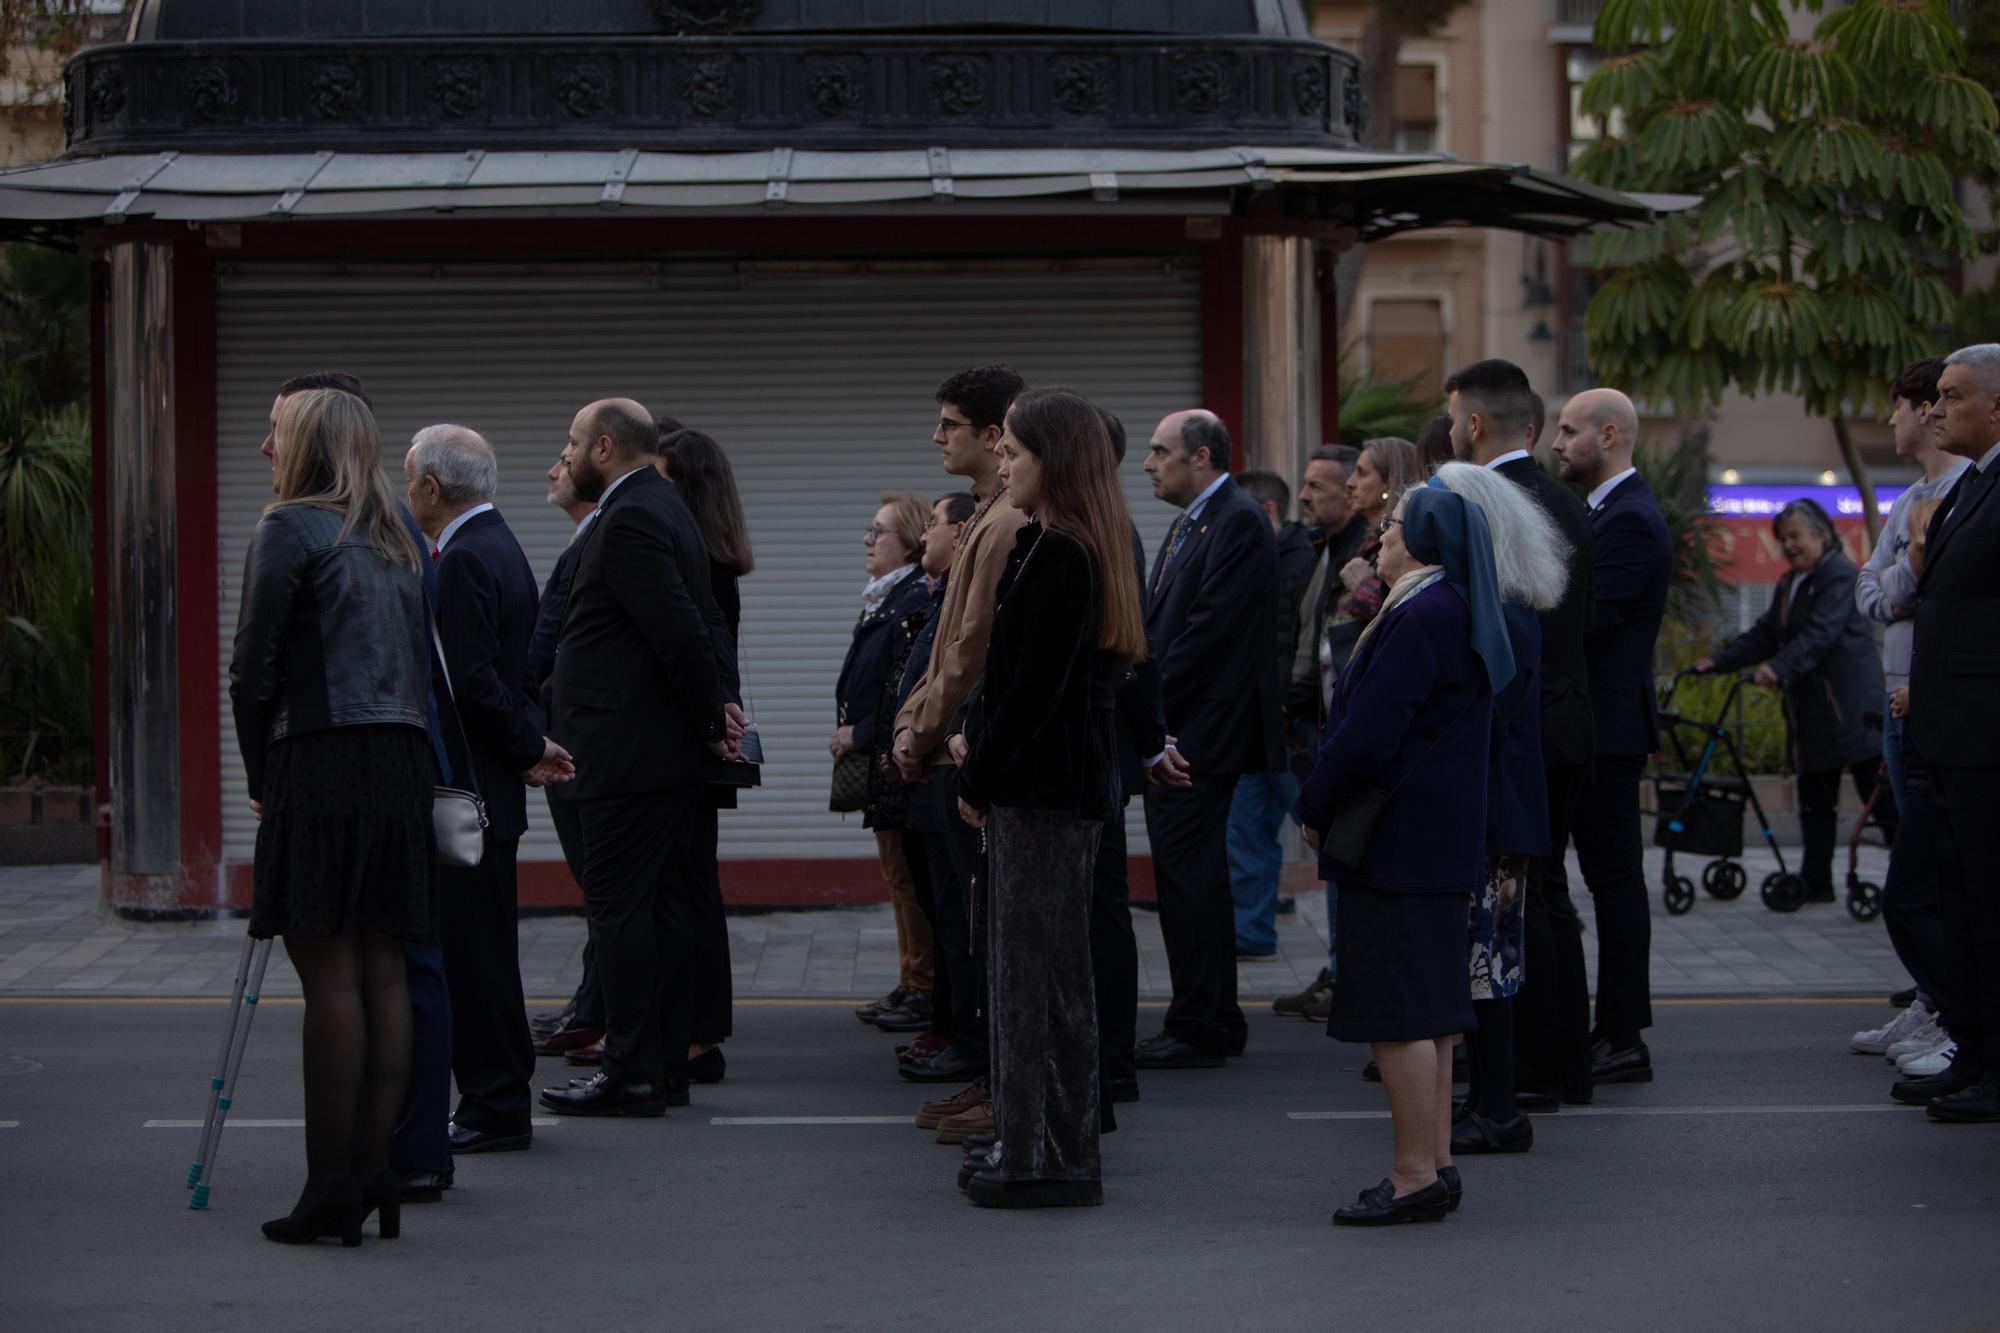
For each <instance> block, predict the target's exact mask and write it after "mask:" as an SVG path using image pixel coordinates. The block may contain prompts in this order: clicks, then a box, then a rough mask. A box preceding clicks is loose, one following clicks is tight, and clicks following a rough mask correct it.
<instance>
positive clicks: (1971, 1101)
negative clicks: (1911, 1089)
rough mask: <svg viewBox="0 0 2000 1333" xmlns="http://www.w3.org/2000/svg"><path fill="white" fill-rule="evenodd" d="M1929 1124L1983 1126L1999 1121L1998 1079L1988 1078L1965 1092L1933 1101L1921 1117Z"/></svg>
mask: <svg viewBox="0 0 2000 1333" xmlns="http://www.w3.org/2000/svg"><path fill="white" fill-rule="evenodd" d="M1924 1114H1926V1115H1928V1116H1929V1117H1930V1118H1931V1119H1933V1120H1947V1121H1951V1122H1953V1123H1955V1124H1961V1125H1987V1124H1992V1123H1994V1122H1995V1121H2000V1079H1996V1078H1995V1077H1994V1076H1993V1075H1991V1074H1988V1075H1987V1076H1986V1077H1985V1078H1982V1079H1980V1080H1979V1082H1977V1083H1975V1084H1973V1085H1972V1086H1971V1087H1969V1088H1960V1089H1959V1090H1958V1091H1957V1092H1953V1093H1947V1094H1946V1095H1944V1096H1942V1097H1939V1098H1936V1099H1934V1100H1933V1101H1932V1102H1931V1104H1930V1108H1929V1109H1928V1110H1927V1111H1926V1112H1925V1113H1924Z"/></svg>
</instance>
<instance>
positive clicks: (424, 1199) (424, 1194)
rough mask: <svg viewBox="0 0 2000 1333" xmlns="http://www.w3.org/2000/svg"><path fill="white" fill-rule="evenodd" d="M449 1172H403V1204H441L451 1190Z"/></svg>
mask: <svg viewBox="0 0 2000 1333" xmlns="http://www.w3.org/2000/svg"><path fill="white" fill-rule="evenodd" d="M451 1174H452V1173H451V1172H449V1171H405V1172H403V1173H402V1176H401V1178H402V1182H403V1202H404V1203H442V1202H443V1201H444V1192H445V1191H446V1190H448V1189H450V1188H451Z"/></svg>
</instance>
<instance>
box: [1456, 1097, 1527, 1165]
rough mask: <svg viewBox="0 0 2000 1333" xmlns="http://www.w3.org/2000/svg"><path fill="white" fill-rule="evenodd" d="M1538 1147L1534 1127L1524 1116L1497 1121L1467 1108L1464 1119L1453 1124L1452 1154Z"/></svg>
mask: <svg viewBox="0 0 2000 1333" xmlns="http://www.w3.org/2000/svg"><path fill="white" fill-rule="evenodd" d="M1534 1146H1535V1126H1534V1122H1532V1121H1530V1120H1529V1119H1528V1117H1527V1116H1525V1115H1516V1116H1515V1117H1514V1118H1513V1119H1512V1120H1507V1121H1496V1120H1492V1119H1489V1118H1488V1117H1486V1116H1483V1115H1481V1114H1479V1112H1477V1111H1474V1110H1472V1109H1470V1108H1467V1110H1466V1113H1465V1118H1464V1119H1463V1120H1454V1121H1452V1124H1451V1155H1452V1156H1454V1157H1458V1156H1460V1155H1464V1156H1471V1155H1472V1154H1474V1153H1485V1152H1527V1151H1528V1150H1529V1149H1530V1148H1532V1147H1534Z"/></svg>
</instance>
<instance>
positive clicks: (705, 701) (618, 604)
mask: <svg viewBox="0 0 2000 1333" xmlns="http://www.w3.org/2000/svg"><path fill="white" fill-rule="evenodd" d="M577 544H578V546H580V547H581V548H582V549H581V550H580V551H579V552H578V553H577V562H576V577H575V579H574V580H573V581H572V583H571V584H570V593H569V610H568V612H567V613H566V614H565V615H564V618H563V626H562V633H561V636H560V638H559V640H558V643H557V647H556V668H555V673H554V674H553V675H552V676H551V677H550V678H549V692H550V698H551V699H552V700H553V709H554V711H553V714H552V719H551V721H552V730H551V734H552V735H553V736H554V737H555V739H556V740H557V741H559V742H560V743H561V744H562V745H563V746H564V747H566V748H567V749H568V750H569V752H570V753H571V754H572V755H574V756H575V758H576V780H575V781H574V782H573V783H571V784H570V789H569V795H571V796H573V797H575V798H576V799H577V800H581V801H587V800H593V799H596V798H599V797H606V796H629V795H633V794H636V793H640V792H649V791H671V790H676V789H680V790H687V789H693V788H698V787H700V786H701V785H702V784H703V783H705V782H706V781H707V778H708V775H709V774H710V773H711V772H712V771H713V768H714V765H713V763H712V762H711V761H712V760H713V758H714V756H713V755H712V754H710V753H709V752H708V751H707V750H706V749H705V748H704V746H705V745H706V743H707V742H709V741H713V740H720V739H722V734H723V714H722V705H723V702H724V699H725V694H724V688H723V681H722V679H721V674H720V672H719V671H718V670H717V666H716V651H715V645H714V636H715V635H716V634H720V633H724V632H726V630H725V626H724V625H723V622H722V613H721V610H720V609H719V608H718V607H717V606H716V604H715V599H714V597H713V595H712V594H711V592H710V589H709V575H708V552H707V550H706V549H705V548H704V547H703V546H702V541H701V534H700V533H699V532H698V531H697V530H696V529H695V525H694V516H693V515H692V514H690V513H688V510H687V506H686V505H684V504H682V503H681V498H680V494H679V492H677V491H676V490H675V489H674V485H673V483H672V482H670V481H668V480H667V479H666V478H665V477H662V476H661V475H660V474H659V473H657V472H655V471H654V470H653V469H652V468H649V467H648V468H641V469H640V470H639V471H637V472H635V473H633V474H632V475H631V476H630V477H628V478H627V479H626V480H625V481H624V482H623V483H621V484H620V485H619V486H618V488H617V489H616V490H614V491H612V492H611V494H610V496H609V498H608V499H607V500H606V501H605V502H604V504H603V505H602V506H601V507H600V508H599V509H598V511H597V517H596V518H595V519H593V520H592V521H591V524H590V528H589V530H588V531H586V532H585V533H584V534H583V537H582V538H581V539H580V540H579V542H578V543H577Z"/></svg>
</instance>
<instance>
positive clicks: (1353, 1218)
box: [1333, 1177, 1451, 1227]
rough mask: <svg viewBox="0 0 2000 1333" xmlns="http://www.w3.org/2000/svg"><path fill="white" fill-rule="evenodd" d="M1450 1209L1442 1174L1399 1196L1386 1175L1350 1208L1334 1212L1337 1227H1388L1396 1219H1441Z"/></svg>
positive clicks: (1447, 1189) (1449, 1190)
mask: <svg viewBox="0 0 2000 1333" xmlns="http://www.w3.org/2000/svg"><path fill="white" fill-rule="evenodd" d="M1450 1211H1451V1187H1450V1186H1449V1185H1447V1184H1445V1182H1444V1179H1443V1178H1442V1177H1440V1178H1438V1179H1437V1180H1433V1181H1432V1182H1431V1183H1430V1184H1428V1185H1426V1186H1424V1187H1423V1188H1422V1189H1420V1190H1416V1191H1414V1192H1412V1193H1409V1194H1405V1195H1402V1196H1401V1197H1398V1196H1397V1194H1396V1187H1395V1185H1393V1184H1391V1183H1390V1181H1389V1180H1388V1178H1387V1177H1384V1178H1383V1180H1382V1183H1381V1184H1379V1185H1377V1186H1376V1187H1375V1188H1374V1189H1372V1190H1363V1191H1362V1194H1361V1198H1360V1199H1359V1200H1358V1201H1357V1202H1356V1203H1355V1204H1354V1205H1353V1206H1352V1207H1349V1208H1342V1209H1341V1210H1340V1211H1338V1212H1336V1213H1335V1214H1334V1215H1333V1224H1334V1225H1335V1226H1337V1227H1391V1226H1395V1225H1396V1224H1397V1223H1398V1222H1442V1221H1444V1215H1445V1214H1446V1213H1448V1212H1450Z"/></svg>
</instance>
